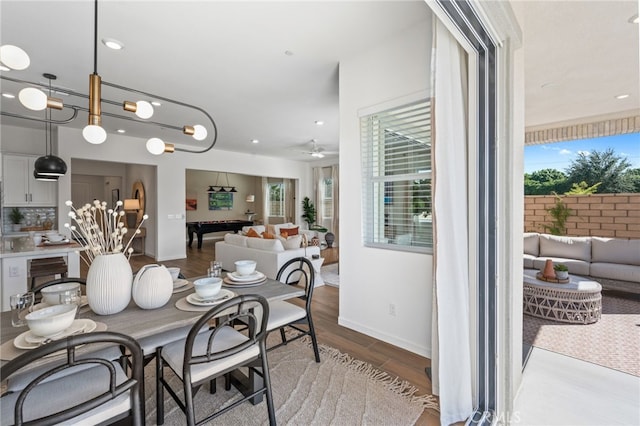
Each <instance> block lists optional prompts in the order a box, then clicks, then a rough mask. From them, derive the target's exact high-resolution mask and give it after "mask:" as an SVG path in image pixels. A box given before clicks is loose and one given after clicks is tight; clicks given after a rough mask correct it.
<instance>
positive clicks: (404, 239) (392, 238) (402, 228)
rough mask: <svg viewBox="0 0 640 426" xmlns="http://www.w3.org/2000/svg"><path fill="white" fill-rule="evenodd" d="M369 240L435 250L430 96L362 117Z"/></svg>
mask: <svg viewBox="0 0 640 426" xmlns="http://www.w3.org/2000/svg"><path fill="white" fill-rule="evenodd" d="M360 137H361V153H362V162H363V164H362V170H363V187H364V190H363V204H362V205H363V208H364V211H363V217H364V220H363V228H364V229H363V236H364V244H365V245H368V246H381V247H386V248H396V249H403V250H412V251H425V252H429V251H431V248H432V247H433V232H432V220H431V217H432V216H431V102H430V101H429V100H422V101H418V102H414V103H411V104H408V105H404V106H402V107H398V108H393V109H389V110H386V111H383V112H378V113H375V114H370V115H367V116H364V117H361V119H360Z"/></svg>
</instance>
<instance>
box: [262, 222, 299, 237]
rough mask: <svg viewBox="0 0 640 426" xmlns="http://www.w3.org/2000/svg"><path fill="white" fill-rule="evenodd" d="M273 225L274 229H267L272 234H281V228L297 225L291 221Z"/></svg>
mask: <svg viewBox="0 0 640 426" xmlns="http://www.w3.org/2000/svg"><path fill="white" fill-rule="evenodd" d="M271 226H273V231H269V229H267V232H271V233H272V234H276V235H280V233H281V232H280V230H281V229H282V228H293V227H294V226H296V225H294V224H293V223H291V222H287V223H278V224H276V225H271Z"/></svg>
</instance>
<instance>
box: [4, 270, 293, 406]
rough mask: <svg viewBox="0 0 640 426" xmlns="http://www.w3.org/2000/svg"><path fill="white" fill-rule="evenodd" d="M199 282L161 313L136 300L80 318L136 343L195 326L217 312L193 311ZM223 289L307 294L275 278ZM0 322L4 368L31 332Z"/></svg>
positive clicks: (276, 295) (254, 379)
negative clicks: (17, 341) (19, 341)
mask: <svg viewBox="0 0 640 426" xmlns="http://www.w3.org/2000/svg"><path fill="white" fill-rule="evenodd" d="M224 276H225V274H224V273H223V278H224ZM198 278H203V277H194V278H188V279H186V281H188V284H189V285H187V286H185V287H186V289H184V290H181V291H178V289H177V290H174V293H173V294H172V296H171V299H170V300H169V301H168V302H167V303H166V304H165V305H164V306H162V307H160V308H157V309H141V308H139V307H138V306H136V304H135V303H134V302H133V300H132V301H131V303H130V304H129V305H128V306H127V308H125V309H124V310H123V311H122V312H119V313H116V314H112V315H98V314H96V313H94V312H93V311H91V309H90V308H89V307H88V306H84V307H80V309H79V311H78V316H77V318H78V319H90V320H93V321H94V322H95V323H96V324H99V326H98V327H97V328H96V330H95V331H105V330H106V331H113V332H118V333H122V334H125V335H127V336H130V337H132V338H133V339H136V340H140V339H143V338H145V337H151V336H154V335H157V334H160V333H163V332H166V331H170V330H173V329H177V328H181V327H184V326H188V325H191V324H195V323H196V321H197V320H198V318H200V317H201V316H202V314H203V313H204V312H206V311H208V310H209V309H211V308H213V306H211V307H201V306H193V307H192V308H193V309H190V307H189V304H188V303H186V302H185V299H186V296H188V295H189V294H191V293H194V290H193V285H192V283H193V281H194V280H195V279H198ZM223 288H224V289H227V290H231V291H233V292H234V293H235V294H237V295H246V294H258V295H260V296H263V297H264V298H265V299H267V301H269V302H272V301H276V300H287V299H292V298H296V297H300V296H304V294H305V293H304V289H303V288H302V287H298V286H296V285H287V284H283V283H281V282H280V281H276V280H273V279H271V278H266V280H265V281H264V282H262V283H260V284H257V285H251V286H243V285H228V284H225V286H224V287H223ZM185 308H186V310H185ZM0 322H1V333H2V334H1V335H0V365H4V364H5V363H7V362H8V361H10V360H11V359H13V358H15V357H17V356H19V355H20V354H22V353H25V352H27V351H28V349H18V348H16V347H15V345H14V339H15V338H16V337H18V336H20V335H21V334H22V333H24V332H25V331H27V330H28V328H27V327H26V326H23V327H13V326H12V325H11V312H2V314H0ZM185 337H186V336H185ZM260 380H261V378H260V377H259V375H251V377H246V378H242V377H239V378H238V380H236V381H235V383H234V384H235V385H236V387H238V388H239V390H240V391H242V392H250V391H251V389H253V388H255V386H258V385H259V381H260ZM260 400H261V398H258V397H257V398H255V399H254V400H252V402H253V403H258V402H260Z"/></svg>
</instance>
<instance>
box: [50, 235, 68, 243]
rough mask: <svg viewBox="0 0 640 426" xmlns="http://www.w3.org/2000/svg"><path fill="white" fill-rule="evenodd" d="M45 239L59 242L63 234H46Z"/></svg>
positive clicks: (62, 238)
mask: <svg viewBox="0 0 640 426" xmlns="http://www.w3.org/2000/svg"><path fill="white" fill-rule="evenodd" d="M47 239H48V240H49V241H51V242H53V243H57V242H60V241H62V240H64V235H60V234H47Z"/></svg>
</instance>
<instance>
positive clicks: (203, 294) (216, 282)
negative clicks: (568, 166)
mask: <svg viewBox="0 0 640 426" xmlns="http://www.w3.org/2000/svg"><path fill="white" fill-rule="evenodd" d="M193 286H194V288H195V289H196V294H197V295H198V296H199V297H200V298H201V299H211V298H213V297H215V296H216V295H217V294H218V293H220V289H221V288H222V279H221V278H218V277H208V278H200V279H199V280H195V281H194V282H193Z"/></svg>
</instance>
